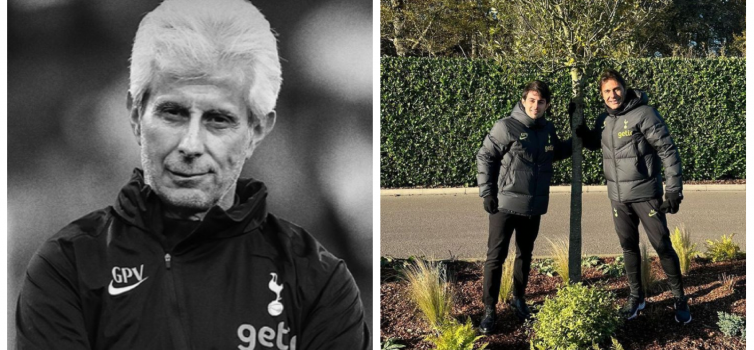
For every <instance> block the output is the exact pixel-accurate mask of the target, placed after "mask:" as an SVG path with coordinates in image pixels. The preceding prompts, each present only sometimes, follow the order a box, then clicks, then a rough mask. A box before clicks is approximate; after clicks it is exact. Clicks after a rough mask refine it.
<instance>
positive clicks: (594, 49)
mask: <svg viewBox="0 0 754 350" xmlns="http://www.w3.org/2000/svg"><path fill="white" fill-rule="evenodd" d="M513 3H514V8H515V10H516V11H517V12H518V15H519V18H520V21H519V22H518V24H517V26H516V28H514V32H515V38H516V42H515V45H514V52H515V53H516V54H517V55H518V56H520V57H524V58H540V59H545V60H546V61H547V62H550V64H549V65H548V66H546V67H541V68H542V69H543V71H544V72H547V71H551V72H552V71H555V70H560V69H567V70H568V71H569V72H570V76H571V102H573V103H575V105H576V109H575V111H574V114H573V118H572V121H571V130H572V132H571V133H572V136H573V158H572V159H573V173H572V181H571V219H570V236H569V254H568V256H569V267H568V271H569V279H570V281H571V282H572V283H575V282H578V281H580V280H581V213H582V209H581V193H582V188H581V181H582V180H581V175H582V174H581V172H582V161H583V156H582V154H581V150H582V143H581V139H580V138H578V137H577V136H576V135H575V130H576V127H577V126H578V125H579V124H581V123H582V121H583V118H584V116H583V101H584V86H585V83H586V80H585V79H593V75H592V74H591V72H589V71H588V70H587V69H588V67H589V66H590V63H591V62H592V61H593V60H594V59H595V58H601V57H615V58H619V57H631V56H634V55H635V54H636V53H637V51H640V50H642V47H643V44H644V43H642V42H638V41H637V40H636V39H637V38H638V37H639V36H638V35H637V32H638V31H639V30H640V29H641V28H642V27H643V26H646V25H647V24H649V23H651V22H652V21H653V19H654V17H655V16H656V14H657V13H658V12H659V11H660V10H662V9H664V8H665V7H666V6H667V5H668V4H669V1H668V0H629V1H622V0H514V1H513ZM544 74H546V73H543V75H544Z"/></svg>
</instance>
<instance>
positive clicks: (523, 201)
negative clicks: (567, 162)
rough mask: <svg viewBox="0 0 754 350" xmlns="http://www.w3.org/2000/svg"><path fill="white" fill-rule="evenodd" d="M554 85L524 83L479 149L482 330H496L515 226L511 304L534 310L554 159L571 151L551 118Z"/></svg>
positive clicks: (521, 313) (525, 312)
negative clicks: (484, 217) (530, 295)
mask: <svg viewBox="0 0 754 350" xmlns="http://www.w3.org/2000/svg"><path fill="white" fill-rule="evenodd" d="M550 97H551V94H550V88H549V87H548V86H547V84H545V83H544V82H541V81H539V80H535V81H532V82H531V83H529V84H527V85H526V87H524V91H523V94H522V96H521V101H520V102H518V103H517V104H516V106H515V107H513V111H512V112H511V115H510V116H509V117H506V118H503V119H500V120H498V121H497V122H496V123H495V125H494V126H493V127H492V130H491V131H490V133H489V134H488V135H487V137H485V138H484V142H483V144H482V147H481V148H480V149H479V152H477V156H476V163H477V173H478V175H477V182H478V183H479V196H480V197H482V198H484V210H485V211H487V213H489V214H490V215H489V220H490V226H489V238H488V241H487V260H486V261H485V263H484V286H483V288H484V289H483V302H484V307H485V309H484V310H485V311H484V319H483V320H482V322H481V324H480V326H479V330H480V331H481V332H482V333H484V334H489V333H492V331H493V330H494V328H495V321H496V305H497V301H498V293H499V290H500V278H501V275H502V265H503V262H504V261H505V258H506V256H507V254H508V245H509V244H510V241H511V238H512V237H513V232H514V231H515V232H516V261H515V264H514V270H513V271H514V272H513V277H514V278H513V300H512V302H511V307H512V308H513V310H514V311H515V313H516V315H517V316H518V317H519V318H520V319H522V320H524V319H527V318H529V315H530V311H529V307H528V306H527V305H526V301H525V300H524V292H525V290H526V284H527V282H528V278H529V269H530V268H531V257H532V251H533V250H534V240H535V239H536V238H537V234H538V233H539V222H540V219H541V218H542V215H544V214H545V213H547V206H548V203H549V199H550V179H551V178H552V163H553V162H554V161H557V160H561V159H566V158H568V157H570V156H571V149H572V148H571V140H567V141H560V140H558V136H557V134H556V133H555V127H554V126H553V124H552V122H550V121H548V120H547V119H546V118H545V115H546V112H547V110H548V109H549V108H550Z"/></svg>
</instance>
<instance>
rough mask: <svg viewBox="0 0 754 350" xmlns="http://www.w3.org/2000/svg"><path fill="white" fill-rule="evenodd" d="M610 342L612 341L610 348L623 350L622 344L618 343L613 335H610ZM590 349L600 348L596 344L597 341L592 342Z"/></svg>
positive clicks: (596, 349) (597, 349)
mask: <svg viewBox="0 0 754 350" xmlns="http://www.w3.org/2000/svg"><path fill="white" fill-rule="evenodd" d="M610 342H611V343H612V344H611V345H610V350H624V349H623V345H621V344H620V343H619V342H618V339H615V338H613V337H610ZM592 349H594V350H600V346H599V344H597V343H592Z"/></svg>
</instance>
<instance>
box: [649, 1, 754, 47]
mask: <svg viewBox="0 0 754 350" xmlns="http://www.w3.org/2000/svg"><path fill="white" fill-rule="evenodd" d="M745 29H746V2H745V0H674V1H673V3H672V4H671V5H670V6H667V7H666V8H665V9H663V10H662V11H660V12H659V13H658V16H657V20H656V21H654V22H652V23H649V25H648V26H647V27H646V28H645V29H644V31H643V33H640V35H643V36H644V37H646V38H647V39H648V40H649V50H650V51H651V53H654V52H658V53H660V54H661V55H662V56H663V57H671V56H673V57H679V56H680V57H689V58H705V57H714V56H731V55H732V56H742V55H743V54H744V52H741V51H739V50H738V47H735V46H732V45H735V43H734V42H735V38H736V36H739V35H741V34H742V32H743V31H744V30H745Z"/></svg>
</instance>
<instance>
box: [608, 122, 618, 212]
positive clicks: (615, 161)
mask: <svg viewBox="0 0 754 350" xmlns="http://www.w3.org/2000/svg"><path fill="white" fill-rule="evenodd" d="M611 117H612V118H613V127H611V128H610V143H611V144H612V145H611V146H610V150H611V151H612V152H613V172H614V173H615V192H616V194H618V202H620V184H619V182H618V159H616V158H615V126H616V125H618V116H611Z"/></svg>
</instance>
